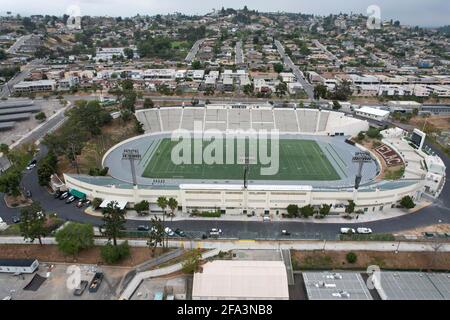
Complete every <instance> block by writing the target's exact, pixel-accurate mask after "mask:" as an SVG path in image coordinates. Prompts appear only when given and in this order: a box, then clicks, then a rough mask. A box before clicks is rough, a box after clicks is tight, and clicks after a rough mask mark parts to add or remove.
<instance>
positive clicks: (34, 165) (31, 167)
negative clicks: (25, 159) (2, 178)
mask: <svg viewBox="0 0 450 320" xmlns="http://www.w3.org/2000/svg"><path fill="white" fill-rule="evenodd" d="M35 167H36V164H35V163H32V164H30V165H29V166H28V167H27V170H32V169H34V168H35Z"/></svg>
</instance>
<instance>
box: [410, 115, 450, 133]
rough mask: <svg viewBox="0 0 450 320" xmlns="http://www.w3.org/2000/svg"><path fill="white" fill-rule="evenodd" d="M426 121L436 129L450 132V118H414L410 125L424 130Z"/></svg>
mask: <svg viewBox="0 0 450 320" xmlns="http://www.w3.org/2000/svg"><path fill="white" fill-rule="evenodd" d="M425 121H426V122H427V124H432V125H433V126H434V127H435V128H436V129H439V130H444V131H448V130H450V116H431V117H429V118H423V117H414V118H412V119H411V120H410V121H409V123H410V124H411V125H414V126H415V127H416V128H423V126H424V124H425Z"/></svg>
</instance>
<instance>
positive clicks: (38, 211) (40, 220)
mask: <svg viewBox="0 0 450 320" xmlns="http://www.w3.org/2000/svg"><path fill="white" fill-rule="evenodd" d="M45 221H46V218H45V214H44V212H43V211H42V207H41V205H40V204H39V203H38V202H35V203H33V204H32V205H31V206H29V207H26V208H23V209H21V210H20V226H19V227H20V233H21V235H22V237H23V238H24V239H25V240H26V239H28V240H30V241H32V242H33V241H34V240H35V239H38V240H39V244H40V245H42V238H44V237H45V236H47V228H46V227H45Z"/></svg>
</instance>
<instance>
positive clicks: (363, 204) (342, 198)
mask: <svg viewBox="0 0 450 320" xmlns="http://www.w3.org/2000/svg"><path fill="white" fill-rule="evenodd" d="M136 117H137V119H138V120H139V121H140V122H141V123H142V124H143V127H144V129H145V131H146V133H145V134H144V135H142V136H138V137H134V138H132V139H129V140H127V141H123V142H122V143H120V144H118V145H116V146H115V147H113V148H112V149H111V150H109V151H108V152H107V154H106V155H105V156H104V159H103V165H104V166H105V167H108V168H109V175H108V176H105V177H92V176H87V175H74V174H65V175H64V179H65V183H66V186H67V187H68V188H69V189H70V190H76V192H79V193H83V194H85V195H86V197H87V198H89V199H93V198H100V199H102V200H111V201H121V202H126V203H128V207H130V208H132V207H133V205H134V204H135V203H138V202H140V201H142V200H147V201H148V202H150V210H151V211H152V213H159V212H161V211H160V208H158V206H157V204H156V203H157V199H158V197H160V196H165V197H174V198H176V199H177V201H178V204H179V209H178V210H182V212H185V213H189V212H191V211H192V210H194V209H195V210H220V211H222V213H223V214H232V215H239V214H246V213H248V212H254V213H255V214H278V213H279V214H282V213H285V212H286V208H287V206H288V205H290V204H296V205H299V206H305V205H308V204H310V205H314V206H319V205H323V204H329V205H332V206H333V209H332V210H333V212H343V211H344V210H345V206H346V205H347V204H348V201H350V200H353V201H354V202H355V204H356V210H363V211H365V212H374V211H382V210H383V209H385V208H390V207H393V206H395V205H397V204H398V202H399V201H400V200H401V199H402V198H403V197H404V196H407V195H409V196H411V197H412V198H413V199H415V200H418V199H420V198H421V197H422V196H424V195H427V196H430V197H437V196H438V195H439V194H440V192H441V190H442V188H443V185H444V183H445V166H444V164H443V162H442V160H441V159H440V158H439V157H437V156H435V155H432V154H428V153H426V152H424V151H423V150H420V149H419V148H417V147H414V145H413V143H411V137H410V136H409V134H408V133H407V132H404V131H403V130H401V129H398V128H394V129H389V130H387V131H385V132H383V140H382V142H383V146H384V147H385V148H384V149H380V151H379V153H380V154H376V153H375V152H370V151H368V150H366V149H365V148H364V147H363V146H360V145H358V144H356V145H354V144H349V143H347V142H348V140H347V139H348V138H351V137H354V136H356V135H357V134H358V133H359V132H361V131H367V130H368V129H369V123H368V122H367V121H364V120H359V119H356V118H353V117H351V116H350V117H349V116H346V115H345V114H344V113H339V112H333V111H328V110H327V111H325V110H318V109H306V108H297V109H295V108H275V107H273V106H270V105H264V106H258V105H242V104H239V105H207V106H205V107H184V106H183V107H169V108H154V109H146V110H139V111H137V112H136ZM198 122H200V123H201V125H202V127H201V128H202V130H204V131H206V130H209V129H218V130H221V131H223V132H227V131H230V130H237V129H240V130H249V129H254V130H262V129H263V130H274V129H275V130H278V131H279V133H280V135H281V136H285V137H288V138H289V137H291V138H292V137H294V138H295V139H297V138H301V139H313V140H315V141H318V142H319V144H320V145H321V148H323V151H324V153H326V154H327V157H328V158H330V159H333V158H340V159H341V160H339V159H337V160H336V159H335V160H336V161H331V162H332V165H333V166H334V167H335V169H336V171H337V172H338V174H339V176H340V177H341V180H338V181H260V180H255V181H248V185H247V186H245V183H244V182H243V181H239V180H230V181H229V180H226V181H225V180H214V181H212V180H196V179H183V178H181V179H163V180H155V179H151V178H144V177H142V172H143V170H144V169H145V167H144V166H143V165H142V166H140V165H139V164H138V163H137V161H136V163H137V164H136V168H135V169H134V171H135V175H134V176H135V177H132V174H131V173H130V172H131V171H132V170H131V164H130V161H126V160H123V159H122V154H123V151H124V150H129V149H135V150H138V151H139V152H140V153H141V154H142V155H143V156H144V157H150V156H146V155H145V153H146V150H148V149H149V147H148V145H149V144H150V141H154V140H157V139H160V138H161V137H169V136H170V133H171V132H173V131H174V130H177V129H185V130H188V131H192V130H194V126H195V125H196V123H197V124H198ZM294 138H293V139H294ZM329 145H334V146H335V148H336V150H334V151H330V150H328V149H327V146H329ZM386 150H387V151H389V152H390V153H393V154H394V155H396V156H397V157H399V158H400V159H401V161H402V162H403V163H404V164H405V165H406V169H405V173H404V175H403V177H402V178H401V179H399V180H395V181H387V180H382V179H380V178H379V175H380V173H381V166H382V165H381V160H380V155H383V154H384V153H385V154H387V155H388V156H386V158H385V160H386V159H387V160H386V161H389V159H391V155H390V153H389V152H387V153H386ZM358 151H366V152H370V155H371V157H372V160H373V161H372V162H371V163H369V164H367V165H365V167H364V171H363V180H362V182H361V185H360V187H359V189H357V190H356V189H355V187H354V180H355V175H356V172H357V171H358V168H357V167H358V164H355V163H352V156H353V155H354V154H355V152H358ZM327 152H329V154H328V153H327ZM144 160H146V161H149V159H144ZM144 160H142V159H141V160H140V161H142V162H144Z"/></svg>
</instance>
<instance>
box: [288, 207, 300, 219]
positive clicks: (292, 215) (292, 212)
mask: <svg viewBox="0 0 450 320" xmlns="http://www.w3.org/2000/svg"><path fill="white" fill-rule="evenodd" d="M299 210H300V209H299V207H298V205H296V204H290V205H289V206H288V207H287V213H288V215H289V217H290V218H295V217H297V216H298V214H299Z"/></svg>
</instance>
